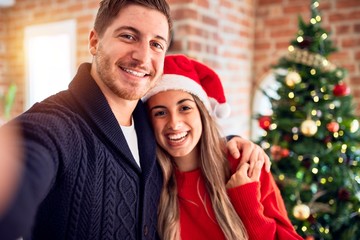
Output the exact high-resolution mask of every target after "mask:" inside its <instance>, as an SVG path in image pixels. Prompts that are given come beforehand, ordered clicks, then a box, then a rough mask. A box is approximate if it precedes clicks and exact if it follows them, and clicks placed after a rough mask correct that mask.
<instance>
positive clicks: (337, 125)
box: [255, 0, 360, 240]
mask: <svg viewBox="0 0 360 240" xmlns="http://www.w3.org/2000/svg"><path fill="white" fill-rule="evenodd" d="M318 7H319V2H317V1H314V0H313V1H312V2H311V7H310V9H311V19H310V21H309V23H305V22H304V20H303V19H302V18H301V17H299V30H298V32H297V36H296V38H295V39H294V40H293V41H291V42H290V45H289V47H288V53H287V54H286V55H285V56H284V57H282V58H281V59H280V60H279V62H278V63H277V64H276V65H275V66H274V74H275V79H276V82H277V84H278V87H277V88H276V89H275V88H274V89H272V90H273V91H274V92H275V93H276V94H275V95H276V96H274V94H269V92H268V91H269V89H266V91H265V90H263V93H264V94H265V95H266V96H267V97H268V98H269V100H270V102H271V106H272V114H271V115H268V116H266V115H260V114H259V115H257V116H255V117H256V119H257V120H258V123H259V126H260V127H261V128H262V129H264V130H265V131H264V134H263V136H261V137H260V139H259V140H258V141H259V142H258V143H259V145H261V146H262V147H263V148H264V149H265V151H266V152H267V153H268V154H269V156H270V158H271V160H272V173H273V175H274V177H275V179H276V181H277V183H278V186H279V188H280V191H281V193H282V196H283V199H284V201H285V204H286V208H287V210H288V213H289V217H290V219H291V221H292V223H293V225H294V226H295V228H296V230H297V232H298V233H299V234H300V235H301V236H303V237H304V238H305V239H340V240H342V239H344V240H359V239H360V131H359V120H358V119H357V117H356V116H355V115H354V113H353V112H354V111H353V109H354V105H353V104H352V96H351V94H350V89H349V87H348V86H347V85H346V83H345V79H346V76H347V72H346V70H345V69H343V68H341V67H338V66H336V65H334V64H333V63H331V61H330V60H329V59H328V57H329V56H330V55H331V53H334V52H335V51H337V50H336V48H335V47H334V46H333V43H332V41H331V40H330V38H329V33H327V32H326V31H325V30H324V29H323V28H322V27H321V16H320V14H319V10H318ZM270 90H271V89H270Z"/></svg>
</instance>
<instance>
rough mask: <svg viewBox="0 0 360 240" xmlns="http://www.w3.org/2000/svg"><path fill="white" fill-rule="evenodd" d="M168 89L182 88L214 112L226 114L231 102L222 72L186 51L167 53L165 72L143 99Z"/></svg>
mask: <svg viewBox="0 0 360 240" xmlns="http://www.w3.org/2000/svg"><path fill="white" fill-rule="evenodd" d="M168 90H182V91H186V92H188V93H191V94H194V95H195V96H197V97H198V98H199V99H200V100H201V101H202V102H203V103H204V105H205V106H206V108H207V109H208V111H209V113H210V115H211V116H215V117H217V118H226V117H228V116H229V115H230V106H229V105H228V104H227V103H226V98H225V94H224V89H223V87H222V84H221V81H220V78H219V76H218V75H217V74H216V73H215V72H214V71H213V70H212V69H210V68H209V67H207V66H206V65H204V64H202V63H200V62H198V61H195V60H194V59H190V58H187V57H186V56H184V55H168V56H166V57H165V64H164V74H163V76H162V78H161V79H160V80H159V81H158V82H157V84H156V85H155V87H154V88H152V89H151V90H150V91H149V92H148V93H147V94H146V95H145V96H144V97H143V98H142V100H143V101H144V102H146V101H147V100H148V99H149V98H150V97H152V96H153V95H155V94H157V93H159V92H164V91H168Z"/></svg>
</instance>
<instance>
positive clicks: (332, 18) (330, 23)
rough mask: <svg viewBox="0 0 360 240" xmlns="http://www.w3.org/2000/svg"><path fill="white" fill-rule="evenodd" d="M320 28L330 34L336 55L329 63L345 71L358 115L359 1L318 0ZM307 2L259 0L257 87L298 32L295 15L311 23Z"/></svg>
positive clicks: (256, 33)
mask: <svg viewBox="0 0 360 240" xmlns="http://www.w3.org/2000/svg"><path fill="white" fill-rule="evenodd" d="M319 3H320V7H319V10H320V14H321V16H322V27H324V28H325V29H326V30H327V31H329V32H330V33H331V35H330V39H331V40H332V41H333V43H334V45H335V46H336V47H337V49H338V51H337V53H334V54H333V55H331V56H330V61H331V62H333V63H334V64H336V65H338V66H341V67H344V68H346V69H347V70H348V72H349V75H348V77H347V78H346V79H345V81H346V82H347V83H348V84H349V86H350V88H351V93H352V94H353V96H354V103H355V104H356V106H357V108H356V113H357V115H360V1H359V0H320V1H319ZM309 6H310V0H305V1H304V0H291V1H290V0H258V5H257V8H256V31H255V53H254V55H255V57H254V62H255V64H254V75H255V79H254V82H255V83H256V86H257V85H259V84H260V81H261V80H262V78H263V77H264V76H265V75H266V74H267V73H268V72H269V68H270V64H274V63H277V61H278V59H279V58H280V57H281V56H283V55H284V54H285V53H286V51H287V47H288V45H289V40H290V39H294V37H295V36H296V32H297V30H298V25H297V24H298V22H297V20H298V15H299V14H300V15H301V16H302V17H303V19H304V20H305V21H307V22H308V21H309V19H310V10H309V9H310V8H309Z"/></svg>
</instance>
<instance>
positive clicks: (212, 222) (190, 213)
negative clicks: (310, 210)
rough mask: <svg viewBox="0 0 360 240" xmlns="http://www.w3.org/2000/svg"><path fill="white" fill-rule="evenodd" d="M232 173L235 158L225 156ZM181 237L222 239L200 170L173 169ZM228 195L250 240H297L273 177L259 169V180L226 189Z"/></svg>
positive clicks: (190, 239) (184, 238) (235, 162)
mask: <svg viewBox="0 0 360 240" xmlns="http://www.w3.org/2000/svg"><path fill="white" fill-rule="evenodd" d="M229 160H230V165H231V169H232V172H233V173H234V172H235V171H236V168H237V165H238V160H235V159H233V158H229ZM176 180H177V185H178V199H179V206H180V229H181V233H180V234H181V239H182V240H193V239H196V240H208V239H216V240H223V239H225V236H224V234H223V232H222V230H221V228H220V226H219V225H218V223H217V220H216V217H215V213H214V210H213V208H212V205H211V200H210V197H209V194H208V192H207V190H206V187H205V182H204V179H203V177H202V175H201V171H200V169H196V170H194V171H190V172H180V171H178V170H177V171H176ZM228 196H229V198H230V200H231V202H232V204H233V206H234V208H235V210H236V212H237V213H238V215H239V217H240V219H241V220H242V222H243V223H244V226H245V228H246V230H247V233H248V236H249V239H250V240H264V239H266V240H275V239H279V240H299V239H303V238H301V237H300V236H299V235H298V234H297V233H296V231H295V229H294V228H293V226H292V224H291V222H290V220H289V218H288V216H287V212H286V209H285V206H284V203H283V200H282V198H281V195H280V191H279V189H278V188H277V186H276V184H275V182H274V179H273V177H272V175H271V174H270V173H267V172H266V171H265V170H262V172H261V176H260V181H259V182H252V183H248V184H244V185H242V186H239V187H235V188H231V189H228Z"/></svg>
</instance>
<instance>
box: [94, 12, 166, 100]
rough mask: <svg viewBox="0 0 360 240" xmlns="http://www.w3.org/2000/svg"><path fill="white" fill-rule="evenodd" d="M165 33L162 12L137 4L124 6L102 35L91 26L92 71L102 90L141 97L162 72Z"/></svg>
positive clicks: (125, 95)
mask: <svg viewBox="0 0 360 240" xmlns="http://www.w3.org/2000/svg"><path fill="white" fill-rule="evenodd" d="M168 36H169V25H168V21H167V18H166V17H165V15H163V14H162V13H161V12H159V11H157V10H153V9H149V8H145V7H142V6H138V5H128V6H126V7H124V8H123V9H122V10H121V11H120V12H119V14H118V16H117V17H116V18H115V19H114V20H113V22H112V23H111V24H110V25H109V27H108V28H107V29H106V31H105V32H104V34H103V36H101V37H100V36H99V35H98V34H97V33H96V32H95V31H94V30H93V31H92V32H91V34H90V52H91V54H92V55H93V56H94V62H93V66H92V67H93V68H94V67H95V68H96V71H92V73H93V77H94V79H95V80H96V81H97V83H98V84H99V85H100V88H101V89H102V90H103V92H104V94H105V95H106V96H108V97H109V95H110V96H114V97H120V98H122V99H126V100H138V99H140V98H141V97H142V96H143V95H144V94H145V93H146V92H147V91H148V90H149V89H150V88H151V87H153V86H154V84H155V82H156V81H157V80H158V79H159V77H160V76H161V75H162V72H163V66H164V58H165V53H166V49H167V47H168V44H169V42H168V41H169V39H168Z"/></svg>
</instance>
